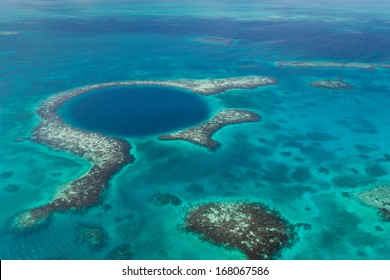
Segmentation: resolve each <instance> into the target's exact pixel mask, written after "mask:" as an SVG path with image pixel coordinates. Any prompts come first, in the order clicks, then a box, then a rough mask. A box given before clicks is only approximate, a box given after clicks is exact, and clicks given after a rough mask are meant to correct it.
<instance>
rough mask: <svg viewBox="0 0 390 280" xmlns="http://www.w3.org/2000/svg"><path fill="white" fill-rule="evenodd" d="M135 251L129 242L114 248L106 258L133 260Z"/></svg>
mask: <svg viewBox="0 0 390 280" xmlns="http://www.w3.org/2000/svg"><path fill="white" fill-rule="evenodd" d="M132 258H133V253H132V252H131V247H130V245H129V244H122V245H119V246H117V247H115V248H114V249H112V250H111V251H110V252H109V253H108V254H107V256H106V260H131V259H132Z"/></svg>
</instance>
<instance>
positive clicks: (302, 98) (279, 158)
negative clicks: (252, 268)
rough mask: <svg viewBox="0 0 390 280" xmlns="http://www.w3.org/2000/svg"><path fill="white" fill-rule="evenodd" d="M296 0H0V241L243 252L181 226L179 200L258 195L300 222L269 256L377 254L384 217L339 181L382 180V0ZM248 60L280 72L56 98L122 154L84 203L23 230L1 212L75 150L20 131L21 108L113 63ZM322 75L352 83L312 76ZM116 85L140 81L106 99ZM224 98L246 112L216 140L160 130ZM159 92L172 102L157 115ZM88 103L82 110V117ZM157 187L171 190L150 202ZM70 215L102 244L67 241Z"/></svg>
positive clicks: (199, 115)
mask: <svg viewBox="0 0 390 280" xmlns="http://www.w3.org/2000/svg"><path fill="white" fill-rule="evenodd" d="M238 2H240V3H238ZM312 2H313V1H288V0H281V1H254V0H253V1H250V0H247V1H222V0H218V1H212V3H210V1H187V0H185V1H183V0H180V1H179V0H173V1H137V0H135V1H103V0H101V1H86V2H84V1H80V3H78V1H66V0H60V1H43V0H38V1H27V0H26V1H23V0H16V1H11V0H4V1H0V135H1V137H0V259H105V258H107V256H108V255H109V254H110V253H111V252H112V250H113V249H115V248H117V247H118V246H121V245H124V244H125V245H126V248H127V251H126V253H127V255H126V256H127V257H128V258H132V259H158V260H162V259H169V260H178V259H180V260H182V259H184V260H186V259H223V260H224V259H245V258H246V256H245V255H244V254H243V253H241V252H240V251H237V250H234V249H229V248H227V247H223V246H218V245H216V244H213V243H212V242H208V241H205V240H204V239H202V238H201V237H200V236H199V235H196V234H194V233H189V232H187V231H186V230H185V227H184V219H185V215H186V213H187V211H188V210H189V209H190V208H191V207H192V206H194V205H197V204H200V203H208V202H221V201H229V202H236V201H238V202H260V203H263V204H265V205H267V206H269V207H270V208H274V209H276V210H277V211H278V212H279V213H280V214H281V215H282V216H283V217H284V218H285V219H286V220H288V221H289V222H290V223H291V224H295V225H296V224H298V225H304V226H297V227H296V228H297V229H296V230H297V240H296V242H295V244H293V246H291V248H285V249H284V250H282V251H281V253H280V256H278V258H279V259H288V260H291V259H294V260H295V259H298V260H302V259H321V260H322V259H326V260H327V259H362V260H371V259H374V260H376V259H390V239H389V233H390V223H389V222H386V221H385V220H384V219H383V217H382V216H381V215H378V210H377V209H375V208H374V207H370V206H368V205H365V204H363V203H361V202H360V201H358V200H357V199H355V198H354V194H356V193H359V192H362V191H365V190H368V189H370V188H372V187H374V186H377V185H381V184H385V185H386V184H389V183H390V145H389V143H390V118H389V108H390V68H386V67H382V66H386V65H390V25H389V22H390V2H389V1H375V2H373V1H368V0H367V1H364V0H361V1H345V3H340V2H339V1H325V0H324V1H317V3H312ZM282 61H299V62H313V61H314V62H332V63H344V64H345V63H363V65H371V66H373V67H371V68H370V69H365V68H364V67H363V68H362V67H305V68H302V67H287V66H283V67H281V65H279V64H278V63H279V62H282ZM350 65H351V64H350ZM352 65H353V64H352ZM378 65H379V67H378ZM256 75H259V76H267V77H273V78H276V79H278V84H276V85H271V86H266V87H260V88H255V89H232V90H228V91H226V92H224V93H222V94H218V95H212V96H207V97H206V96H200V95H198V94H196V93H191V92H189V91H187V90H183V89H174V88H159V89H158V90H159V94H160V95H159V96H158V97H155V96H153V95H154V90H157V89H156V88H153V87H149V88H145V87H144V88H143V87H134V88H132V89H130V88H129V89H123V88H122V89H115V91H117V93H118V94H115V93H112V92H110V93H109V94H110V96H117V97H118V98H119V99H115V100H114V99H112V98H110V97H109V96H108V95H107V94H106V95H105V96H103V95H104V91H114V90H112V89H110V90H108V89H105V90H101V91H100V92H98V93H96V94H93V93H91V94H87V95H85V96H80V97H78V98H75V99H74V100H72V101H69V102H68V103H66V104H64V106H63V107H62V108H61V110H62V111H61V110H60V111H61V112H62V113H61V114H63V116H64V119H65V120H66V121H67V122H69V123H70V124H72V125H73V126H76V127H79V128H81V129H86V130H89V131H96V132H102V133H107V134H109V135H114V136H116V137H120V138H122V139H125V140H126V141H128V142H129V143H130V144H131V146H132V147H133V148H132V150H131V153H132V154H133V155H134V157H135V161H134V162H133V163H130V164H128V165H126V166H124V167H123V168H122V169H121V170H120V171H119V172H118V173H117V174H115V175H114V176H113V177H112V178H111V180H110V181H109V184H108V187H107V188H106V189H105V190H104V192H103V193H102V196H101V199H100V201H99V203H98V204H96V205H94V206H92V207H89V208H87V209H83V210H78V211H66V212H64V213H56V214H54V215H53V216H52V217H51V218H50V219H49V221H47V222H46V223H45V224H44V225H43V226H41V227H39V228H36V229H34V230H33V231H29V232H23V233H15V232H14V231H12V230H11V229H10V221H11V220H12V218H13V217H15V215H17V214H18V213H21V212H23V211H25V210H27V209H31V208H34V207H37V206H39V205H42V204H45V203H47V202H49V201H51V199H52V198H53V197H54V196H55V194H56V193H57V191H58V189H59V188H60V187H61V186H63V185H64V184H66V183H67V182H69V181H71V180H74V179H75V178H77V177H79V176H81V175H82V174H83V173H85V172H86V171H87V170H88V168H89V167H90V163H89V162H87V161H85V160H84V159H82V158H80V157H78V156H76V155H74V154H71V153H67V152H62V151H59V150H55V149H53V148H51V147H49V146H46V145H43V144H40V143H36V142H34V141H31V138H30V137H31V135H32V132H33V129H34V127H36V125H37V124H38V123H39V121H40V119H39V117H38V115H37V114H36V109H37V108H38V106H39V104H40V103H41V102H43V101H44V100H46V99H47V98H48V97H49V96H52V95H53V94H56V93H59V92H62V91H66V90H71V89H73V88H77V87H81V86H86V85H92V84H97V83H103V82H112V81H128V80H178V79H207V78H229V77H245V76H256ZM338 79H341V80H343V81H344V82H346V83H348V84H350V85H353V86H354V87H355V88H353V89H348V90H338V89H329V88H317V87H313V86H312V85H311V83H312V82H316V81H319V80H320V81H322V80H332V81H336V80H338ZM121 90H129V91H130V93H131V92H133V91H134V94H136V91H143V90H144V93H145V95H143V96H142V98H141V97H140V98H138V97H137V98H134V99H131V97H123V99H120V98H121V94H120V91H121ZM102 93H103V95H102ZM138 94H141V95H142V92H138ZM181 94H182V96H180V95H181ZM122 95H123V92H122ZM94 96H95V97H96V98H97V96H100V97H99V98H102V99H100V100H98V99H96V98H94ZM126 98H129V99H128V100H127V99H126ZM83 102H84V103H83ZM164 102H166V103H164ZM126 103H129V104H130V103H131V104H132V106H133V107H132V106H130V105H129V106H128V107H126V106H124V104H126ZM134 103H135V104H136V105H134ZM99 104H100V105H102V106H101V108H100V109H99V108H97V107H96V106H97V105H99ZM147 104H149V105H150V107H146V105H147ZM89 105H90V106H92V107H89ZM93 106H95V107H93ZM104 106H106V107H104ZM107 106H108V107H107ZM116 106H118V107H117V108H120V110H119V109H116V108H115V107H116ZM91 108H92V109H91ZM96 108H97V109H99V110H100V111H99V112H100V113H99V114H103V116H102V115H101V116H100V117H101V119H100V120H99V119H95V118H94V117H93V113H94V112H95V111H93V110H95V109H96ZM97 109H96V110H97ZM222 109H245V110H250V111H252V112H255V113H257V114H259V115H261V117H262V120H261V121H260V122H254V123H245V124H239V125H232V126H228V127H225V128H223V129H221V130H220V131H218V132H216V133H215V135H214V139H215V140H216V141H218V142H220V144H221V145H220V147H219V148H218V149H217V150H215V151H209V150H208V149H206V148H205V147H201V146H197V145H193V144H191V143H188V142H184V141H161V140H159V139H158V136H159V135H161V134H165V133H168V132H172V131H175V130H177V129H183V128H187V127H192V126H194V125H197V124H200V123H202V122H204V121H206V120H208V119H209V118H211V117H212V116H213V115H214V114H215V113H216V112H218V111H219V110H222ZM72 110H73V111H72ZM137 110H138V114H136V113H137V112H136V111H137ZM164 110H168V111H169V110H171V111H169V112H171V115H169V114H167V115H165V116H166V118H162V117H160V116H163V115H164V113H162V112H163V111H164ZM172 110H173V111H172ZM129 111H131V112H129ZM172 112H173V113H172ZM104 113H106V116H104ZM128 113H130V114H128ZM152 113H156V114H157V115H156V118H155V119H152V118H151V120H150V121H149V122H148V123H147V124H146V122H145V118H147V117H148V116H151V115H150V114H152ZM75 114H76V115H77V114H78V115H77V116H78V117H77V116H76V115H75ZM114 114H115V116H114V117H115V118H117V119H116V120H115V118H114V119H112V118H111V119H110V117H113V115H114ZM121 114H124V115H123V118H121ZM125 115H126V116H125ZM87 118H89V121H92V122H93V121H94V125H95V126H93V125H91V123H82V122H83V121H86V120H87ZM126 118H127V119H126ZM136 118H142V120H139V122H140V123H142V124H143V125H142V127H137V125H136V124H137V123H138V122H137V119H136ZM124 120H126V121H124ZM130 120H131V121H130ZM96 121H97V122H96ZM105 122H107V123H105ZM130 122H134V124H135V126H133V127H130V125H129V126H128V127H125V126H126V125H127V124H130ZM103 123H105V124H106V126H99V124H103ZM115 126H117V127H115ZM121 128H123V130H121ZM137 129H138V130H137ZM161 193H169V194H172V195H174V196H176V197H177V198H179V199H180V200H181V204H180V205H174V204H167V205H161V203H160V204H159V203H156V199H155V198H156V195H158V194H161ZM83 225H89V226H91V227H96V228H98V229H102V230H103V232H104V233H105V234H106V235H105V243H104V244H103V245H104V246H101V247H99V248H95V247H93V246H88V245H87V244H85V243H83V240H82V236H81V237H80V235H81V233H80V232H81V231H80V227H82V226H83Z"/></svg>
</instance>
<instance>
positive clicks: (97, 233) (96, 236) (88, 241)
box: [75, 224, 109, 250]
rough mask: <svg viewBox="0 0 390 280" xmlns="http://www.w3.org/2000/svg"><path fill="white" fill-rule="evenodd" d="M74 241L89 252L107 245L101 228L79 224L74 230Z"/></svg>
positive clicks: (106, 237) (106, 239)
mask: <svg viewBox="0 0 390 280" xmlns="http://www.w3.org/2000/svg"><path fill="white" fill-rule="evenodd" d="M75 241H76V243H79V244H84V245H87V246H88V247H89V248H90V249H91V250H100V249H102V248H104V247H105V246H107V245H108V241H109V237H108V234H107V232H106V231H105V230H104V228H103V227H101V226H96V225H87V224H80V225H79V226H78V227H77V228H76V233H75Z"/></svg>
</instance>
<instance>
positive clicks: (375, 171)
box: [364, 164, 389, 177]
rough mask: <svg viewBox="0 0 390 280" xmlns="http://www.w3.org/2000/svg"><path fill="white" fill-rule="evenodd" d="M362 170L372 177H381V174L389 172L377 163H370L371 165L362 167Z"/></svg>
mask: <svg viewBox="0 0 390 280" xmlns="http://www.w3.org/2000/svg"><path fill="white" fill-rule="evenodd" d="M364 170H365V171H366V173H367V174H368V175H370V176H372V177H382V176H385V175H387V174H389V172H387V171H386V170H385V169H384V168H383V167H382V166H381V165H379V164H375V165H371V166H367V167H366V168H364Z"/></svg>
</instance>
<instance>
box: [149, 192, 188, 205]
mask: <svg viewBox="0 0 390 280" xmlns="http://www.w3.org/2000/svg"><path fill="white" fill-rule="evenodd" d="M153 202H154V203H155V204H156V205H159V206H163V205H168V204H170V205H173V206H179V205H181V203H182V201H181V199H180V198H178V197H177V196H176V195H173V194H170V193H157V194H155V195H154V196H153Z"/></svg>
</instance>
